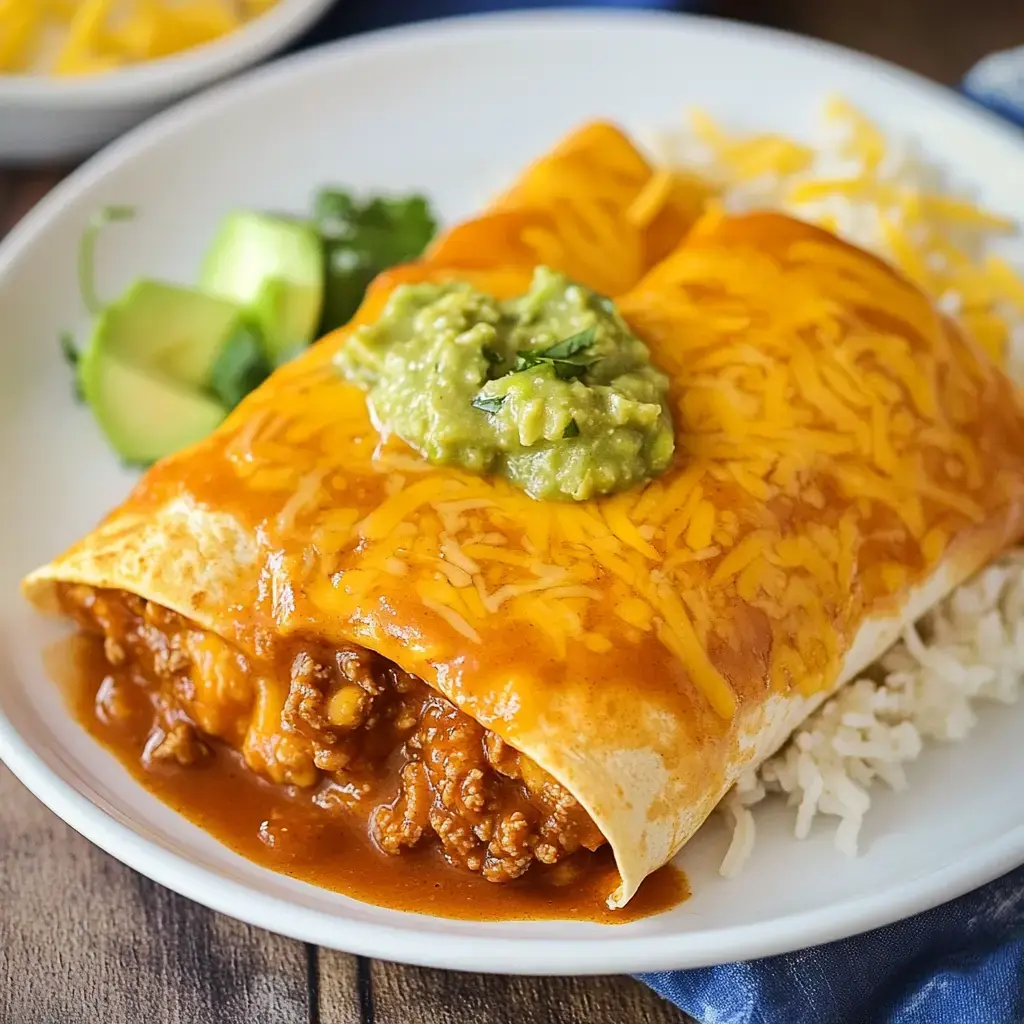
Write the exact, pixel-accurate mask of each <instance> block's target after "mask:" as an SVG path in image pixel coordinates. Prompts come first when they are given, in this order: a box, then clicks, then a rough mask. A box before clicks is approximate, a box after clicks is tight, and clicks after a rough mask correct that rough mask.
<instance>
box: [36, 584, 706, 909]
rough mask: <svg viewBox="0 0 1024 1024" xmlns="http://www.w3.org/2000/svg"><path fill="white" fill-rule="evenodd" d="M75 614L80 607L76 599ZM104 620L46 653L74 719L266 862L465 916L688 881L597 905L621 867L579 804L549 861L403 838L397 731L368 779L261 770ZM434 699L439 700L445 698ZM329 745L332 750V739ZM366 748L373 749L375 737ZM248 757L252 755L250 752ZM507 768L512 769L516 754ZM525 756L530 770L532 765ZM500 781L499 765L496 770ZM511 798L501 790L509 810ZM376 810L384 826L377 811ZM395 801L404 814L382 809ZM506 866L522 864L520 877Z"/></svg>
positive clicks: (350, 891) (670, 900) (224, 837)
mask: <svg viewBox="0 0 1024 1024" xmlns="http://www.w3.org/2000/svg"><path fill="white" fill-rule="evenodd" d="M86 589H87V588H86ZM69 593H70V588H69V591H68V592H66V593H65V597H64V600H65V604H66V605H68V606H72V605H74V604H75V603H76V601H77V600H78V599H79V598H80V597H81V596H82V595H81V594H79V595H76V596H74V597H72V598H71V599H70V600H69V596H68V594H69ZM91 593H92V594H99V596H101V597H114V600H113V601H111V605H113V606H114V607H117V604H118V600H119V595H112V594H111V592H91ZM129 599H130V596H129ZM136 600H137V599H136ZM69 610H72V611H74V609H73V608H72V607H69ZM158 611H159V612H161V613H162V610H158ZM75 614H76V617H77V618H79V621H82V619H83V614H82V610H81V607H79V609H78V611H76V612H75ZM163 614H164V615H166V614H168V613H163ZM92 628H93V630H95V624H92ZM101 628H102V629H103V633H104V634H105V635H100V634H99V633H97V632H93V631H87V632H85V633H83V634H81V635H79V636H76V637H74V638H73V639H72V640H71V641H70V642H69V645H68V646H66V647H65V646H63V645H62V647H61V648H60V651H59V652H55V656H54V658H53V664H52V674H53V675H55V676H56V677H58V679H59V680H60V681H61V682H62V683H63V684H64V685H65V686H66V688H67V691H68V696H69V701H70V703H71V705H72V707H73V709H74V712H75V715H76V717H77V719H78V721H79V722H80V723H81V724H82V725H83V726H84V727H85V728H86V729H87V730H88V731H89V732H90V733H91V735H92V736H93V737H94V738H96V739H97V740H98V741H99V742H100V743H102V744H103V745H104V746H105V747H106V748H107V749H108V750H110V751H111V752H112V753H113V754H115V755H116V756H117V758H118V760H120V761H121V763H122V764H123V765H124V766H125V767H126V768H127V769H128V771H129V772H131V774H132V775H133V776H134V777H135V779H136V780H138V781H139V782H140V783H141V784H142V785H143V786H145V787H146V789H148V790H149V791H150V792H151V793H153V794H154V795H155V796H157V797H158V798H159V799H160V800H162V801H163V802H164V803H166V804H167V805H168V806H170V807H172V808H173V809H174V810H175V811H177V812H178V813H180V814H181V815H183V816H184V817H186V818H187V819H188V820H190V821H191V822H193V823H194V824H196V825H198V826H199V827H201V828H203V829H204V830H205V831H207V832H209V833H210V834H211V835H213V836H214V837H215V838H217V839H218V840H219V841H220V842H222V843H224V845H226V846H228V847H229V848H230V849H232V850H234V851H235V852H237V853H239V854H241V855H242V856H244V857H246V858H248V859H249V860H252V861H254V862H256V863H257V864H260V865H261V866H263V867H266V868H269V869H271V870H273V871H277V872H280V873H282V874H285V875H288V876H290V877H292V878H296V879H299V880H301V881H305V882H309V883H311V884H313V885H317V886H320V887H321V888H325V889H330V890H333V891H336V892H340V893H343V894H345V895H347V896H351V897H353V898H355V899H358V900H361V901H363V902H367V903H372V904H375V905H377V906H383V907H389V908H393V909H397V910H405V911H411V912H418V913H425V914H431V915H434V916H439V917H449V918H460V919H469V920H525V919H543V918H551V919H571V920H581V921H594V922H600V923H603V924H622V923H626V922H628V921H633V920H636V919H638V918H641V917H646V916H649V915H651V914H656V913H660V912H661V911H664V910H667V909H669V908H670V907H672V906H675V905H676V904H678V903H679V902H681V901H682V900H684V899H685V898H686V897H687V896H688V895H689V893H688V889H687V885H686V880H685V876H684V875H683V874H682V872H680V871H679V870H678V869H676V868H674V867H672V866H667V867H665V868H662V869H661V870H660V871H658V872H656V873H655V874H653V875H652V876H650V877H649V878H648V879H647V880H646V881H645V882H644V884H643V886H642V887H641V889H640V891H639V892H638V893H637V895H636V896H634V898H633V899H632V900H631V901H630V903H629V904H628V906H627V907H625V908H624V909H622V910H616V911H611V910H608V909H607V907H606V906H605V900H606V898H607V896H608V894H609V893H610V892H611V891H612V890H613V889H614V888H615V886H616V885H617V883H618V875H617V872H616V870H615V865H614V860H613V858H612V855H611V851H610V849H609V848H608V845H607V844H606V843H604V842H603V837H601V836H600V834H599V833H597V832H596V830H595V829H594V826H593V824H592V823H591V822H590V821H589V817H587V816H586V815H585V812H583V811H582V809H581V808H579V809H578V813H577V814H576V816H575V820H574V818H573V815H572V814H571V813H570V814H569V815H568V816H565V815H563V816H562V817H561V818H560V819H558V820H559V822H560V828H561V829H562V830H563V831H568V832H569V833H570V839H569V840H566V839H565V837H564V836H561V837H560V836H558V835H553V836H551V837H549V838H552V839H553V840H556V841H560V842H561V843H562V844H563V848H562V849H561V850H560V854H559V855H558V856H555V855H553V854H552V855H550V856H548V857H547V858H546V859H547V860H548V863H544V862H542V861H541V860H540V859H538V860H537V862H533V861H531V863H530V864H529V866H528V868H521V869H512V868H510V867H509V865H510V864H512V865H514V864H515V863H516V862H515V861H514V860H511V861H506V860H497V861H493V862H491V864H490V868H489V870H488V869H483V870H482V865H481V864H480V863H476V862H472V861H471V862H470V866H471V867H473V870H469V869H467V866H465V864H466V861H465V859H463V860H462V861H460V859H459V856H458V854H459V849H460V847H459V846H458V844H457V843H456V844H455V845H454V846H453V845H452V843H451V841H450V838H449V836H445V837H444V839H443V841H439V835H434V834H433V833H430V831H429V829H428V834H427V835H426V836H423V837H419V836H417V837H415V838H416V839H417V840H419V839H420V838H422V839H423V841H414V842H409V843H403V842H402V841H401V836H402V835H403V834H407V833H408V830H409V827H410V821H412V820H414V818H415V816H414V815H410V814H409V813H408V812H405V813H404V814H399V811H402V810H404V808H405V803H407V802H409V799H410V797H411V796H412V794H413V792H414V791H413V790H411V789H410V787H409V786H408V785H406V781H407V780H406V779H405V778H404V773H407V772H409V771H410V761H409V760H408V756H409V753H408V749H407V747H408V744H407V745H405V746H403V747H402V751H403V754H404V756H405V760H404V763H403V760H402V759H401V758H397V757H396V753H395V751H391V752H390V753H389V754H388V755H387V757H386V758H385V759H384V760H383V761H381V763H379V764H377V765H376V768H375V772H374V777H373V780H372V782H371V781H370V778H371V777H370V776H369V775H365V776H362V777H361V776H359V775H358V774H356V775H353V774H352V773H351V772H349V773H347V774H346V773H345V772H344V771H342V772H340V773H335V774H334V776H333V778H334V780H336V781H333V782H330V783H329V784H328V785H326V786H325V785H323V784H320V785H309V784H308V782H307V781H306V780H301V781H303V782H304V783H305V784H301V785H300V784H287V783H275V782H271V781H269V780H267V779H265V778H261V777H260V775H258V774H257V773H256V772H254V771H252V770H250V768H249V767H248V766H247V764H246V762H245V760H243V756H242V754H241V753H240V751H239V749H238V746H239V745H238V743H237V742H230V741H229V742H222V741H218V740H216V739H211V738H210V737H209V736H208V735H207V734H205V733H203V732H202V731H201V730H198V729H196V728H195V726H194V724H193V723H192V721H191V720H190V719H189V717H188V711H187V701H182V702H181V703H180V704H179V703H177V701H176V700H174V699H172V700H170V701H169V700H168V699H167V695H168V693H169V692H170V690H169V686H168V683H169V678H170V677H166V678H163V679H160V676H159V673H157V672H154V666H153V664H152V663H151V664H149V665H148V666H147V668H148V671H146V670H143V671H140V666H139V663H138V660H137V659H132V658H126V657H124V654H125V652H124V650H121V649H119V644H120V646H121V647H124V646H125V636H124V633H123V632H122V633H118V631H117V629H116V628H114V627H113V626H112V624H111V622H110V620H109V617H108V619H107V620H106V622H104V623H103V626H102V627H101ZM121 628H122V630H123V624H122V627H121ZM165 629H166V627H165ZM161 635H164V636H166V635H168V634H166V633H164V634H161ZM147 642H148V643H150V644H152V645H153V646H154V650H157V649H158V645H159V644H160V643H162V642H163V641H159V640H156V639H154V637H153V635H150V638H149V640H148V641H147ZM156 660H157V662H158V664H159V667H160V668H161V669H162V670H163V671H165V672H166V670H167V661H166V657H165V658H163V660H161V657H160V656H159V655H158V657H157V659H156ZM171 661H172V662H173V657H172V658H171ZM58 662H59V664H58ZM410 678H411V679H412V681H413V683H415V684H417V685H418V686H421V687H422V686H424V684H422V683H420V682H419V680H415V678H414V677H410ZM293 682H294V680H293ZM293 689H294V685H293ZM426 699H427V702H428V703H427V704H425V705H424V710H423V711H421V712H420V723H421V724H420V729H421V730H422V723H423V721H424V720H426V719H428V718H429V717H430V715H431V714H433V715H434V716H435V717H436V716H437V714H438V713H439V711H438V709H436V708H432V706H431V705H430V703H429V702H430V701H431V700H433V699H434V698H433V697H431V696H427V698H426ZM436 700H437V701H438V702H439V703H440V704H441V705H444V704H447V702H444V701H443V698H436ZM448 706H449V707H450V705H448ZM169 708H170V710H169ZM453 711H454V709H453ZM440 713H441V714H443V711H442V712H440ZM455 714H457V715H460V716H461V713H458V712H455ZM311 717H312V716H307V718H311ZM465 717H466V716H461V718H465ZM467 721H469V720H467ZM471 725H472V726H473V727H475V728H477V729H479V727H478V726H475V723H471ZM481 733H483V730H481ZM415 735H416V734H413V736H412V739H411V742H412V744H413V746H414V747H415V742H416V740H415ZM489 736H490V734H486V736H485V740H486V738H487V737H489ZM495 739H496V738H495ZM498 742H499V744H500V741H498ZM477 746H479V743H478V744H477ZM428 753H429V751H428ZM334 756H335V759H336V760H337V758H338V757H339V756H340V755H339V754H338V750H337V749H335V750H334ZM375 756H377V757H380V756H382V754H381V751H377V752H376V754H375ZM488 756H489V757H490V758H491V759H492V761H493V760H494V758H495V757H498V758H505V759H506V760H507V759H508V758H509V757H510V756H512V757H515V758H518V757H519V756H520V755H518V754H516V753H515V752H513V751H509V750H508V748H506V749H505V751H504V752H503V751H500V750H499V751H498V752H497V754H494V753H489V755H488ZM325 758H326V759H327V760H329V757H327V755H325V756H324V757H322V758H321V759H320V760H321V762H324V761H325ZM246 759H251V754H250V753H248V752H247V758H246ZM425 760H429V758H425ZM525 760H526V759H523V761H524V762H525ZM482 763H483V762H482ZM324 766H325V767H327V765H326V763H325V764H324ZM504 770H505V771H517V770H519V769H518V767H517V763H516V762H514V763H513V766H512V767H511V768H509V767H508V766H507V765H506V766H505V767H504ZM533 770H534V771H538V769H536V766H533ZM520 778H521V776H520ZM345 779H348V781H341V780H345ZM506 781H507V780H506V779H504V778H503V779H502V783H503V784H504V783H505V782H506ZM521 788H522V789H525V784H524V785H523V787H521ZM395 792H397V793H398V797H397V798H395V799H394V800H393V801H392V803H391V804H390V805H388V804H385V805H383V806H378V805H379V804H380V796H381V794H394V793H395ZM526 792H529V791H528V790H526ZM512 806H513V805H512V804H509V803H508V800H507V799H506V801H505V809H506V811H507V810H508V808H509V807H512ZM523 807H524V809H526V807H525V805H523ZM373 808H376V814H375V812H374V810H372V809H373ZM548 809H550V808H548ZM435 810H436V807H435ZM381 812H384V813H383V818H384V827H380V825H379V822H378V819H379V818H380V817H381ZM389 814H390V817H389ZM396 815H397V816H398V817H400V818H401V820H400V821H398V822H397V823H392V822H391V819H392V818H394V817H395V816H396ZM519 817H521V815H517V814H516V813H515V812H514V811H513V812H512V814H511V815H509V814H508V813H506V814H505V817H504V818H502V819H500V820H499V823H498V826H497V827H499V828H500V827H504V826H505V825H507V823H508V821H509V820H511V821H513V822H515V821H516V820H517V819H518V818H519ZM535 819H536V815H534V820H532V827H533V829H534V838H532V839H531V843H532V844H533V846H535V847H539V848H542V846H543V840H544V839H545V836H544V835H543V832H542V831H539V832H538V830H540V829H541V828H542V827H541V826H540V825H538V824H537V821H536V820H535ZM549 820H553V819H551V818H549ZM431 822H432V824H435V825H436V826H437V828H438V829H440V832H441V833H443V832H444V830H445V825H444V822H443V821H440V822H438V821H437V819H436V817H434V816H432V817H431ZM375 823H376V824H375ZM456 824H457V822H456ZM393 825H396V826H397V827H393ZM574 829H575V831H573V830H574ZM588 829H589V830H590V832H589V833H588ZM537 835H539V838H537ZM396 837H399V838H398V839H397V841H393V840H396ZM584 843H586V844H588V846H589V847H596V849H590V848H587V847H585V846H584V845H583V844H584ZM491 848H493V847H491ZM385 850H387V851H388V852H384V851H385ZM466 856H467V857H471V856H472V854H471V853H468V854H466ZM544 856H545V855H544V854H543V853H542V854H540V855H539V857H540V858H543V857H544ZM515 870H521V872H522V873H521V874H520V875H519V876H518V877H517V876H516V875H515ZM485 875H489V877H491V878H492V879H493V881H488V878H487V877H485ZM495 882H499V883H500V884H495Z"/></svg>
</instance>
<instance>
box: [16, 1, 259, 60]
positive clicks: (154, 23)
mask: <svg viewBox="0 0 1024 1024" xmlns="http://www.w3.org/2000/svg"><path fill="white" fill-rule="evenodd" d="M276 2H277V0H3V2H0V73H2V72H29V71H43V72H51V73H53V74H56V75H87V74H96V73H98V72H104V71H112V70H115V69H116V68H119V67H123V66H125V65H127V64H132V63H137V62H141V61H149V60H156V59H158V58H160V57H167V56H171V55H172V54H176V53H181V52H183V51H185V50H189V49H192V48H194V47H196V46H201V45H203V44H204V43H209V42H213V41H214V40H217V39H220V38H222V37H223V36H226V35H229V34H230V33H232V32H235V31H237V30H238V29H239V28H241V27H242V26H243V25H244V24H245V22H246V21H248V20H250V19H252V18H255V17H259V16H260V15H261V14H264V13H265V12H266V11H268V10H269V9H270V8H271V7H273V6H274V4H275V3H276ZM53 34H56V35H57V36H58V37H59V38H60V43H59V46H58V47H57V49H56V52H55V55H54V56H53V57H52V59H51V58H50V57H49V56H48V55H47V54H46V52H45V50H46V49H47V48H46V47H45V46H44V45H43V43H44V39H46V38H47V37H49V36H51V35H53Z"/></svg>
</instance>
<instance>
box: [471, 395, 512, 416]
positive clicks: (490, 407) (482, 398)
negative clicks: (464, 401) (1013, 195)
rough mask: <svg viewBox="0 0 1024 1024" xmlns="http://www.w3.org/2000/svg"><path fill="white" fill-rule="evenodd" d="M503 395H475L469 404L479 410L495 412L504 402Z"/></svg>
mask: <svg viewBox="0 0 1024 1024" xmlns="http://www.w3.org/2000/svg"><path fill="white" fill-rule="evenodd" d="M504 402H505V397H504V395H499V396H496V397H494V398H490V397H488V396H487V395H477V396H476V397H475V398H474V399H473V401H472V402H470V405H472V406H473V408H474V409H479V410H480V411H481V412H489V413H491V414H493V413H496V412H497V411H498V410H499V409H500V408H501V407H502V405H503V404H504Z"/></svg>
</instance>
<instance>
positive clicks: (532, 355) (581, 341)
mask: <svg viewBox="0 0 1024 1024" xmlns="http://www.w3.org/2000/svg"><path fill="white" fill-rule="evenodd" d="M596 338H597V327H595V326H591V327H587V328H586V329H585V330H582V331H580V332H579V333H578V334H571V335H569V337H568V338H563V339H562V340H561V341H556V342H555V343H554V344H553V345H549V346H548V347H547V348H542V349H526V350H520V351H519V352H517V353H516V362H515V365H514V366H513V367H512V370H511V372H512V373H522V371H523V370H530V369H532V368H533V367H535V366H540V365H542V364H544V363H547V364H548V365H549V366H551V367H552V369H554V371H555V376H556V377H558V379H559V380H577V379H579V378H580V377H582V376H583V374H585V373H586V372H587V370H588V369H589V368H590V367H591V366H593V365H594V363H595V362H597V360H596V359H573V356H576V355H579V354H580V353H581V352H586V351H587V349H589V348H592V347H593V345H594V341H595V340H596Z"/></svg>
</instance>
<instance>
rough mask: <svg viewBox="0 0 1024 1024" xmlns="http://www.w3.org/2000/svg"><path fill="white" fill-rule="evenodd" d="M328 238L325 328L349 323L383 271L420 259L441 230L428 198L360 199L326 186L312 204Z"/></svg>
mask: <svg viewBox="0 0 1024 1024" xmlns="http://www.w3.org/2000/svg"><path fill="white" fill-rule="evenodd" d="M313 224H314V226H315V227H316V229H317V231H318V232H319V233H320V236H321V237H322V238H323V242H324V256H325V261H326V288H325V292H324V307H323V313H322V316H321V323H320V330H321V333H324V334H326V333H327V332H328V331H333V330H334V329H335V328H336V327H340V326H341V325H342V324H345V323H348V321H349V320H350V319H351V317H352V314H353V313H355V311H356V309H357V308H358V307H359V303H360V302H362V300H363V294H364V293H365V291H366V289H367V287H368V286H369V284H370V282H371V281H372V280H373V279H374V277H376V276H377V274H379V273H380V272H381V271H382V270H386V269H387V268H388V267H392V266H394V265H395V264H396V263H404V262H405V261H406V260H411V259H415V258H416V257H417V256H419V255H420V254H421V253H422V252H423V250H424V249H425V248H426V247H427V244H428V243H429V242H430V240H431V239H432V238H433V237H434V232H435V231H436V230H437V221H436V220H435V218H434V215H433V212H432V211H431V209H430V205H429V203H428V202H427V200H426V199H425V198H424V197H423V196H418V195H412V196H407V197H404V198H383V197H381V198H376V199H370V200H368V201H367V202H364V203H360V202H358V201H357V200H355V199H353V198H352V196H351V195H350V194H349V193H348V192H342V191H339V190H336V189H325V190H324V191H322V192H320V193H319V194H318V195H317V197H316V201H315V204H314V207H313Z"/></svg>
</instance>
